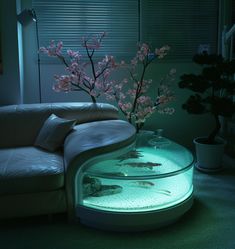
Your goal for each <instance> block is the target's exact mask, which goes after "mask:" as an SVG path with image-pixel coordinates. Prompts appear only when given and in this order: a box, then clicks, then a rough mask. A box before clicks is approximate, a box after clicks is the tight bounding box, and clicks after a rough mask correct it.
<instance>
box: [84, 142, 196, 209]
mask: <svg viewBox="0 0 235 249" xmlns="http://www.w3.org/2000/svg"><path fill="white" fill-rule="evenodd" d="M152 139H155V138H152ZM149 141H150V143H149ZM162 141H163V140H161V142H162ZM151 143H152V144H151ZM156 143H157V141H156V140H152V141H151V140H148V142H147V143H146V142H145V143H144V144H142V145H141V144H139V145H138V146H136V147H135V148H133V149H131V150H129V151H127V152H125V153H122V154H121V155H118V156H113V157H112V158H111V159H105V158H103V159H102V160H100V161H99V160H98V162H97V161H95V162H94V163H93V162H90V165H89V167H87V168H86V170H85V171H84V174H83V176H81V177H82V178H83V179H82V185H83V193H82V195H83V198H82V203H80V204H82V205H84V206H86V207H90V208H95V209H100V210H106V211H117V212H139V211H151V210H160V209H164V208H168V207H171V206H174V205H177V204H179V203H181V202H183V201H184V200H186V199H187V198H188V197H189V196H190V195H191V194H192V191H193V185H192V176H193V167H192V162H193V157H192V155H191V153H190V152H189V151H188V150H187V149H185V148H184V147H182V146H180V145H179V144H176V143H174V142H172V141H170V140H164V143H161V145H163V146H158V145H156Z"/></svg>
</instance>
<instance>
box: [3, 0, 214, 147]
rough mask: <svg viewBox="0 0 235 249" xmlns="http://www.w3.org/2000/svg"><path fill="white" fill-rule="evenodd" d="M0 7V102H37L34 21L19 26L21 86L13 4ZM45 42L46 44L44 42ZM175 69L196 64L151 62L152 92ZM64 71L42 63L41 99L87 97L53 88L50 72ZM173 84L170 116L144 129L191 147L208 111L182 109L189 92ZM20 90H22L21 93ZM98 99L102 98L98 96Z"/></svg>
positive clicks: (207, 123) (8, 0)
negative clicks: (0, 72) (191, 112)
mask: <svg viewBox="0 0 235 249" xmlns="http://www.w3.org/2000/svg"><path fill="white" fill-rule="evenodd" d="M21 2H22V9H24V8H31V1H30V0H22V1H21ZM0 6H1V11H2V12H3V13H4V18H2V19H3V25H2V26H3V28H2V29H3V62H4V74H3V75H1V76H0V82H1V84H0V104H14V103H20V100H21V97H22V98H23V103H37V102H39V87H38V70H37V46H36V36H35V23H31V24H28V25H27V26H23V27H22V38H23V58H24V65H23V66H24V67H23V75H24V78H23V82H22V83H23V89H21V88H20V83H19V82H20V81H19V69H18V66H19V65H18V48H17V26H16V23H17V20H16V6H15V1H14V0H1V1H0ZM44 45H45V44H44ZM172 67H174V68H176V69H177V76H178V79H179V76H180V75H181V74H183V73H186V72H195V71H197V70H198V68H197V67H196V66H195V65H193V64H192V63H179V62H178V63H163V64H161V65H157V64H156V65H153V67H152V68H151V70H150V71H149V73H148V76H149V78H153V81H154V84H153V88H152V89H151V92H152V93H154V90H155V87H156V84H157V82H159V80H160V77H162V76H163V75H164V74H165V73H166V72H167V71H168V70H169V69H170V68H172ZM63 72H64V68H63V67H62V66H60V65H58V64H57V65H46V64H42V65H41V84H42V87H41V92H42V102H63V101H89V100H90V99H89V98H87V97H86V96H85V95H83V94H79V93H75V92H72V93H67V94H66V93H56V92H54V91H53V90H52V85H53V83H54V79H53V75H54V74H60V73H63ZM177 81H178V80H176V83H175V84H176V85H175V89H174V90H175V95H176V100H175V101H174V103H172V105H173V107H174V108H175V110H176V112H175V114H174V115H172V116H167V115H160V114H154V115H153V116H152V117H151V118H149V119H148V121H147V122H146V126H145V129H152V130H156V129H157V128H164V130H165V135H166V136H168V137H169V138H171V139H174V140H176V141H177V142H179V143H181V144H183V145H185V146H187V147H188V148H192V147H193V143H192V140H193V138H194V137H197V136H200V135H206V134H208V131H209V130H210V128H211V125H212V120H211V117H210V116H208V115H201V116H196V115H189V114H187V113H186V112H185V111H184V110H182V108H181V105H182V103H183V102H184V101H185V100H186V98H187V96H188V95H189V92H188V91H187V90H181V89H179V88H178V87H177ZM21 90H23V93H22V94H20V92H21ZM100 101H105V100H104V99H101V100H100Z"/></svg>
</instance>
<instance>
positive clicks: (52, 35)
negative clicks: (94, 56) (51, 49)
mask: <svg viewBox="0 0 235 249" xmlns="http://www.w3.org/2000/svg"><path fill="white" fill-rule="evenodd" d="M33 8H34V9H35V11H36V13H37V18H38V28H39V34H40V35H39V39H40V46H47V45H48V44H49V42H50V41H51V40H55V41H63V43H64V47H65V49H68V48H70V49H73V50H78V49H79V48H80V44H81V38H82V36H85V35H88V34H89V35H90V34H97V33H99V32H104V31H105V32H107V37H106V38H105V39H104V41H103V43H102V45H103V48H104V49H101V50H100V53H105V54H113V55H115V56H127V55H130V54H132V55H133V54H134V53H135V50H136V48H135V45H136V43H137V41H138V21H139V17H138V1H136V0H118V1H110V0H99V1H89V0H66V1H64V0H54V1H50V0H33Z"/></svg>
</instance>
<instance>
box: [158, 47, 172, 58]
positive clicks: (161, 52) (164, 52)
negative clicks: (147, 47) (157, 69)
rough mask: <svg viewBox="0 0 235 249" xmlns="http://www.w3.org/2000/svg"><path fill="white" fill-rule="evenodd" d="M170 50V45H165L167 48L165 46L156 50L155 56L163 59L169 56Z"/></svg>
mask: <svg viewBox="0 0 235 249" xmlns="http://www.w3.org/2000/svg"><path fill="white" fill-rule="evenodd" d="M169 50H170V47H169V46H168V45H165V46H163V47H161V48H159V49H158V48H156V49H155V54H156V55H157V56H158V58H159V59H162V58H164V57H165V56H166V55H167V53H168V51H169Z"/></svg>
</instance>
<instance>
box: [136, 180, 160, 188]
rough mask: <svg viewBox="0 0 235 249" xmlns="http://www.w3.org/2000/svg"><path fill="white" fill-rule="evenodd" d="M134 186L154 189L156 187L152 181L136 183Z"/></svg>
mask: <svg viewBox="0 0 235 249" xmlns="http://www.w3.org/2000/svg"><path fill="white" fill-rule="evenodd" d="M132 184H134V185H135V186H137V187H140V188H152V187H154V186H155V184H154V183H153V182H150V181H135V182H132Z"/></svg>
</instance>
